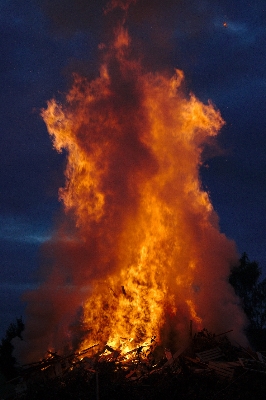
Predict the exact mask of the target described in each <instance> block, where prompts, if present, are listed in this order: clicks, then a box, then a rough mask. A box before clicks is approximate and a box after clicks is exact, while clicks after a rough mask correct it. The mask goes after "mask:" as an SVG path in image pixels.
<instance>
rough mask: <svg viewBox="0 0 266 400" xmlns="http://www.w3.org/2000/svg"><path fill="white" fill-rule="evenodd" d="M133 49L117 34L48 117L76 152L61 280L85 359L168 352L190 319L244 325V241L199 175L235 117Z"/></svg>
mask: <svg viewBox="0 0 266 400" xmlns="http://www.w3.org/2000/svg"><path fill="white" fill-rule="evenodd" d="M122 3H123V2H122ZM126 3H127V2H126ZM119 4H120V2H115V1H113V2H111V3H110V7H111V8H112V7H116V6H118V5H119ZM123 4H124V3H123ZM125 9H126V8H125ZM130 42H131V38H130V36H129V33H128V31H127V30H126V28H125V27H124V26H123V25H122V26H121V27H119V28H118V29H115V37H114V40H113V42H112V43H111V45H109V46H108V47H107V46H103V45H102V46H101V49H102V50H101V51H103V52H104V55H103V63H102V65H101V67H100V73H99V76H98V77H97V78H95V79H94V80H92V81H88V80H87V79H86V78H82V77H80V76H78V75H75V76H74V83H73V87H72V89H71V90H70V92H69V93H68V95H67V96H66V102H65V104H64V105H61V104H59V103H57V102H56V100H51V101H50V102H49V103H48V107H47V109H45V110H43V111H42V117H43V119H44V121H45V123H46V125H47V129H48V132H49V134H50V135H51V137H52V140H53V145H54V148H55V149H56V150H57V151H58V152H62V151H63V150H65V151H66V157H67V165H66V170H65V177H66V184H65V187H64V188H61V189H60V191H59V197H60V199H61V200H62V202H63V204H64V209H65V212H66V215H67V218H68V219H69V220H72V221H74V223H75V227H74V228H73V227H72V228H71V229H70V228H67V229H65V230H64V227H61V228H60V229H59V230H58V233H57V235H56V238H57V239H58V236H60V235H61V242H60V243H63V245H62V244H60V243H59V242H58V240H57V241H55V243H56V244H55V246H63V247H62V248H59V250H58V253H60V251H61V253H60V254H61V255H60V256H59V257H58V259H59V260H61V263H62V259H64V263H63V265H58V263H59V261H58V260H57V265H56V266H55V268H54V270H55V271H59V270H60V274H59V273H58V274H57V273H55V272H54V273H52V275H51V276H52V278H50V281H51V280H52V279H53V276H60V277H61V276H62V275H63V274H64V273H65V275H66V277H67V278H65V279H66V280H67V279H68V280H70V281H71V285H72V287H74V288H76V289H75V290H76V292H78V293H79V304H82V326H83V328H82V329H83V330H82V332H81V334H80V337H79V345H78V347H79V349H80V350H81V351H82V349H85V348H88V347H90V346H92V345H93V344H95V343H99V344H100V345H103V346H104V345H105V344H107V345H108V346H110V347H112V348H115V349H120V351H121V352H122V353H126V352H127V351H130V350H131V349H134V348H136V347H137V346H140V345H145V344H147V343H150V340H151V338H152V337H156V341H157V342H159V343H164V344H165V345H167V344H169V341H170V340H171V335H172V333H171V332H176V334H175V338H176V340H177V341H181V340H182V339H183V338H184V337H186V336H187V334H188V332H189V323H190V320H193V321H194V326H195V327H197V328H198V329H201V328H202V327H207V328H209V327H211V328H213V329H217V330H219V331H221V330H224V328H228V326H227V325H226V326H225V321H226V322H228V321H230V322H229V323H230V324H234V326H236V325H238V327H237V330H238V331H239V326H240V325H241V324H242V316H239V317H237V316H238V315H240V314H239V310H238V308H237V306H236V305H235V304H234V303H235V298H234V295H233V293H232V291H230V289H229V288H228V284H227V282H226V276H227V275H228V271H229V264H230V261H232V260H235V259H237V253H236V250H235V245H234V243H233V242H232V241H230V240H228V239H227V238H226V237H225V236H224V235H223V234H221V233H220V232H219V227H218V222H217V221H218V218H217V215H216V213H215V211H214V210H213V207H212V204H211V202H210V198H209V195H208V193H207V192H206V191H204V190H203V188H202V185H201V180H200V177H199V168H200V166H201V153H202V150H203V148H204V145H205V144H206V143H207V142H208V140H209V138H210V137H211V136H215V135H217V133H218V131H219V130H220V128H221V127H222V126H223V124H224V121H223V119H222V117H221V115H220V112H219V111H218V110H217V109H216V108H215V107H214V105H213V104H212V103H211V102H209V103H208V104H203V103H202V102H201V101H200V100H198V99H197V98H196V97H195V96H194V95H193V94H190V95H186V94H184V91H183V89H182V87H183V82H184V74H183V72H182V71H180V70H176V71H175V73H174V74H173V76H169V74H168V73H159V72H157V73H151V72H149V71H145V70H144V69H143V68H142V66H141V63H140V61H138V60H135V59H134V58H133V57H132V54H131V47H130ZM70 231H71V233H69V232H70ZM58 243H59V244H58ZM62 249H63V250H62ZM63 253H64V255H62V254H63ZM62 271H64V272H62ZM58 279H59V278H58ZM60 279H61V280H58V281H60V282H61V283H60V284H61V285H63V284H65V285H66V283H64V278H60ZM56 282H57V281H56ZM43 292H45V290H43ZM67 293H69V292H67ZM67 296H68V294H66V295H65V300H64V302H63V301H61V302H60V306H59V309H61V311H62V310H63V309H66V310H67V309H68V308H69V309H70V310H71V312H72V317H73V314H74V312H75V310H76V309H77V307H78V301H77V302H76V303H73V304H71V301H70V300H67V299H68V297H67ZM70 298H72V297H69V299H70ZM54 307H55V308H56V307H57V306H56V301H55V302H54ZM60 307H61V308H60ZM71 307H72V308H71ZM62 312H63V311H62ZM58 314H59V312H57V313H56V316H57V317H56V318H57V319H58V321H59V320H60V317H58ZM58 324H59V322H58ZM60 324H62V322H60ZM231 327H232V325H230V326H229V328H231ZM84 332H86V333H84ZM66 336H67V335H66ZM50 337H52V335H50ZM52 341H53V339H52ZM59 341H60V340H59ZM54 345H56V343H55V340H54ZM57 346H58V343H57Z"/></svg>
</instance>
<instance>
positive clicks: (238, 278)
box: [229, 253, 266, 329]
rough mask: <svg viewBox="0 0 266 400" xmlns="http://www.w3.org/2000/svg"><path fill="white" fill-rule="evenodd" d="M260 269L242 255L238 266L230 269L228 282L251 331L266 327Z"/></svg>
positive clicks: (264, 285)
mask: <svg viewBox="0 0 266 400" xmlns="http://www.w3.org/2000/svg"><path fill="white" fill-rule="evenodd" d="M260 276H261V268H260V267H259V264H258V263H257V262H256V261H252V262H251V261H250V260H249V258H248V255H247V254H246V253H243V255H242V257H241V258H240V260H239V265H237V266H234V267H233V268H232V269H231V273H230V276H229V282H230V284H231V285H232V286H233V288H234V290H235V293H236V294H237V296H239V297H240V299H241V301H242V307H243V310H244V312H245V313H246V315H247V317H248V319H249V322H250V327H249V328H251V329H263V328H264V327H265V326H266V279H264V280H263V281H261V282H259V278H260Z"/></svg>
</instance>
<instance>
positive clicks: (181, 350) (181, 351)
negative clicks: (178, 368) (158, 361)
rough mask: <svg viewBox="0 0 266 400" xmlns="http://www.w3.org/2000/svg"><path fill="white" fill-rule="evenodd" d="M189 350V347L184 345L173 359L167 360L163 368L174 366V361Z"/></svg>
mask: <svg viewBox="0 0 266 400" xmlns="http://www.w3.org/2000/svg"><path fill="white" fill-rule="evenodd" d="M186 348H187V345H184V346H182V347H180V349H178V350H177V351H176V352H175V354H174V355H173V357H172V358H171V359H170V360H167V361H166V363H165V364H164V365H163V367H167V366H168V365H171V364H173V362H174V360H176V359H177V358H178V357H179V356H180V355H181V354H182V353H183V352H184V351H185V350H186Z"/></svg>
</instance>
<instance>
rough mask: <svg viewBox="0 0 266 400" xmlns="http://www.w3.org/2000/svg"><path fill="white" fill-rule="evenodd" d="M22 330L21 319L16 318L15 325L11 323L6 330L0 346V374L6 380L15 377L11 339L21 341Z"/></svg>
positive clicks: (14, 360)
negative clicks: (16, 338) (17, 338)
mask: <svg viewBox="0 0 266 400" xmlns="http://www.w3.org/2000/svg"><path fill="white" fill-rule="evenodd" d="M23 330H24V323H23V321H22V318H17V321H16V323H11V324H10V325H9V327H8V328H7V331H6V334H5V337H4V338H3V339H2V341H1V344H0V373H2V374H3V375H4V376H5V377H6V379H7V380H9V379H12V378H14V377H15V376H16V375H17V371H16V359H15V357H13V356H12V353H13V350H14V346H13V345H12V339H14V338H15V337H19V338H20V339H21V340H22V336H21V334H22V332H23Z"/></svg>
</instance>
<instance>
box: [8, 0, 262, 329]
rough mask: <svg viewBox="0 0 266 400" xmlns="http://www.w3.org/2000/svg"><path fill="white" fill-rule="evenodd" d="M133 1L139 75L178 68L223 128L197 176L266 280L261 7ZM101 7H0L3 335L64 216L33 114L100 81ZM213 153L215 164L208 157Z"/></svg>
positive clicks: (35, 2)
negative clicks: (78, 83) (87, 81)
mask: <svg viewBox="0 0 266 400" xmlns="http://www.w3.org/2000/svg"><path fill="white" fill-rule="evenodd" d="M149 3H150V2H148V1H147V0H139V2H138V3H137V5H136V6H134V7H133V6H132V13H131V14H130V15H131V16H130V18H129V30H130V33H131V35H134V36H135V37H136V38H137V40H138V43H139V46H140V48H142V49H143V52H144V53H145V54H147V56H146V59H145V63H146V65H145V66H146V68H149V69H150V70H153V71H156V70H157V69H158V70H163V69H168V70H169V71H173V72H174V68H179V69H182V70H183V71H184V73H185V78H186V90H188V91H192V92H193V93H195V94H196V96H197V97H198V98H199V99H200V100H201V101H203V102H207V101H208V99H211V101H212V102H213V103H214V104H215V105H216V107H217V108H218V109H219V110H220V111H221V114H222V116H223V118H224V119H225V121H226V125H225V127H223V128H222V131H221V133H220V135H219V137H218V139H217V145H216V150H215V152H214V150H213V149H212V151H210V150H207V151H206V159H205V160H204V163H203V167H202V169H201V176H202V182H203V186H204V188H206V189H207V190H208V192H209V193H210V197H211V200H212V203H213V206H214V208H215V210H216V211H217V213H218V215H219V218H220V227H221V231H222V232H224V233H225V234H226V235H227V236H228V237H229V238H232V239H234V240H235V242H236V244H237V248H238V251H239V254H240V255H241V253H243V252H244V251H245V252H247V253H248V255H249V258H250V259H251V260H257V261H258V262H259V264H260V266H261V267H262V269H263V270H264V272H266V254H265V243H266V220H265V211H266V210H265V198H266V178H265V177H266V156H265V153H266V138H265V127H266V95H265V93H266V75H265V71H266V46H265V44H266V4H265V0H260V1H259V0H258V1H256V0H253V1H252V2H251V1H246V0H242V1H241V2H233V1H232V0H230V1H229V0H228V1H227V0H219V1H218V0H212V1H211V0H203V1H196V0H195V1H193V0H187V1H185V0H176V1H174V0H166V1H165V2H164V4H163V5H161V2H159V1H158V0H155V1H154V2H153V4H152V6H151V5H150V4H149ZM104 4H105V2H104V1H89V0H87V1H86V0H79V1H74V0H66V1H63V0H54V1H52V0H28V1H26V2H25V1H21V0H1V1H0V21H1V23H0V29H1V35H0V49H1V63H0V76H1V92H0V96H1V100H0V101H1V107H0V121H1V136H0V143H1V144H0V150H1V175H0V179H1V181H0V189H1V191H0V221H1V225H0V254H1V258H0V260H1V269H0V315H1V326H0V333H1V334H3V332H4V331H5V330H6V328H7V326H8V325H9V323H10V322H13V321H14V320H15V318H16V317H20V316H21V315H22V316H23V315H24V314H23V313H24V304H23V302H22V301H21V299H20V297H21V294H22V293H23V292H24V291H25V290H26V289H28V288H31V287H34V286H35V285H36V284H37V283H38V281H39V279H40V275H39V274H38V272H37V270H38V267H39V266H40V265H41V264H42V253H41V251H40V248H41V245H42V243H44V242H45V240H47V239H48V238H49V236H50V235H51V232H52V230H53V227H54V226H55V220H56V218H57V214H58V212H59V210H60V203H59V202H58V200H57V198H58V194H57V193H58V188H59V187H60V186H63V185H64V176H63V170H64V162H65V160H64V154H57V153H56V152H55V151H54V150H53V148H52V143H51V140H50V138H49V136H48V133H47V130H46V126H45V124H44V122H43V121H42V119H41V117H40V110H41V108H42V107H45V106H46V102H47V100H49V99H51V98H52V97H56V98H57V99H58V100H59V101H60V100H61V99H63V97H64V93H66V92H67V90H68V88H69V87H70V85H71V79H72V78H71V77H72V73H73V72H78V73H79V74H81V75H85V76H87V77H88V78H93V77H94V76H96V75H97V74H98V55H97V54H98V50H97V48H98V45H99V43H100V42H101V41H106V40H107V38H106V32H107V30H106V29H105V20H104V17H103V13H102V8H103V6H104ZM214 153H216V156H215V157H214Z"/></svg>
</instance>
